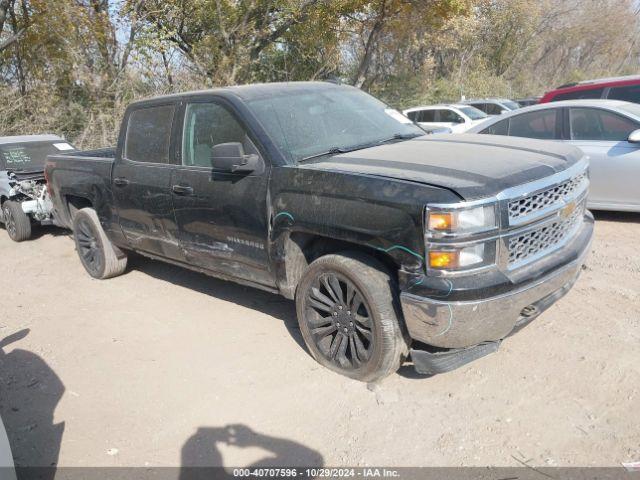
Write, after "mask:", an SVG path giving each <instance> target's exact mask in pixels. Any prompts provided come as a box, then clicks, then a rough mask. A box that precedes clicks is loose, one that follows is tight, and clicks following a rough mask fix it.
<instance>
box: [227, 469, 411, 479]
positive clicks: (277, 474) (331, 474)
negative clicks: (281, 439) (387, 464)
mask: <svg viewBox="0 0 640 480" xmlns="http://www.w3.org/2000/svg"><path fill="white" fill-rule="evenodd" d="M233 476H234V477H236V478H243V477H247V478H252V477H254V478H359V477H360V478H398V477H400V473H399V472H398V471H397V470H393V469H387V468H236V469H234V470H233Z"/></svg>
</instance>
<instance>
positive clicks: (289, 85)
mask: <svg viewBox="0 0 640 480" xmlns="http://www.w3.org/2000/svg"><path fill="white" fill-rule="evenodd" d="M347 88H349V89H355V87H352V86H350V85H342V84H336V83H332V82H274V83H256V84H252V85H236V86H231V87H221V88H213V89H208V90H195V91H191V92H183V93H174V94H171V95H163V96H159V97H150V98H146V99H143V100H139V101H137V102H133V103H132V104H131V105H134V106H135V105H139V104H144V103H150V102H151V103H155V102H162V101H165V100H173V99H180V98H184V97H199V96H207V95H212V94H217V95H225V94H226V95H234V96H236V97H239V98H241V99H242V100H245V101H247V100H255V99H258V98H268V97H273V96H278V95H289V94H291V93H304V92H305V91H316V92H317V91H318V90H333V89H347Z"/></svg>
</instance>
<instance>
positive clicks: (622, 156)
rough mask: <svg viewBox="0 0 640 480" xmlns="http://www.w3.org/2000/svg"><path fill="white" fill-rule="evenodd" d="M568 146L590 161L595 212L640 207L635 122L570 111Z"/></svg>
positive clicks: (590, 110) (592, 110) (592, 111)
mask: <svg viewBox="0 0 640 480" xmlns="http://www.w3.org/2000/svg"><path fill="white" fill-rule="evenodd" d="M566 111H567V113H566V114H565V115H568V118H567V122H566V123H567V124H568V138H569V140H568V142H569V143H571V144H572V145H575V146H576V147H579V148H580V149H581V150H582V151H583V152H584V153H585V154H587V155H588V156H589V157H590V169H591V191H590V194H589V204H590V206H591V207H592V208H615V207H616V206H638V205H640V189H638V179H639V178H640V146H639V145H638V144H635V143H629V142H628V141H627V139H628V138H629V134H630V133H631V132H632V131H634V130H636V129H638V128H640V125H638V124H637V123H636V122H635V121H633V120H631V119H630V118H627V117H625V116H622V115H619V114H617V113H614V112H611V111H608V110H602V109H596V108H569V109H566Z"/></svg>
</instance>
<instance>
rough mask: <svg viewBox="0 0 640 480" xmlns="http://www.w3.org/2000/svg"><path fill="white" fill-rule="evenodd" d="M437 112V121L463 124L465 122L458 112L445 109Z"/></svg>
mask: <svg viewBox="0 0 640 480" xmlns="http://www.w3.org/2000/svg"><path fill="white" fill-rule="evenodd" d="M436 112H437V115H436V119H437V120H436V121H438V122H446V123H462V121H463V120H462V117H461V116H460V115H458V114H457V113H456V112H454V111H453V110H449V109H444V108H443V109H441V110H436ZM438 115H439V117H438Z"/></svg>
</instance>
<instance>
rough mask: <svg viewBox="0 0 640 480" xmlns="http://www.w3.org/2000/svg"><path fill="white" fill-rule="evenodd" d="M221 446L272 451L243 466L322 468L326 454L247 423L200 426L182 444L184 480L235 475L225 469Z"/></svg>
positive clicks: (181, 476) (249, 467)
mask: <svg viewBox="0 0 640 480" xmlns="http://www.w3.org/2000/svg"><path fill="white" fill-rule="evenodd" d="M220 445H233V446H236V447H240V448H252V447H257V448H261V449H263V450H266V451H268V452H270V453H271V455H269V456H267V457H265V458H263V459H261V460H259V461H257V462H254V463H253V464H252V465H249V466H246V467H242V468H243V469H252V468H279V467H280V468H282V467H293V466H298V467H302V466H304V467H321V466H323V463H324V459H323V457H322V455H321V454H320V453H319V452H317V451H316V450H313V449H311V448H308V447H305V446H304V445H301V444H299V443H297V442H294V441H292V440H287V439H284V438H279V437H272V436H269V435H263V434H259V433H256V432H254V431H253V430H252V429H251V428H249V427H247V426H246V425H229V426H227V427H223V428H216V427H200V428H198V430H197V431H196V433H195V434H194V435H192V436H191V437H190V438H189V439H188V440H187V442H186V443H185V444H184V446H183V447H182V461H181V464H182V466H181V468H180V477H179V478H180V480H200V479H202V480H204V479H213V478H215V479H218V478H234V477H233V473H232V472H231V471H227V470H225V469H223V468H221V467H225V465H224V461H223V458H222V454H221V452H220V449H219V446H220Z"/></svg>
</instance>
